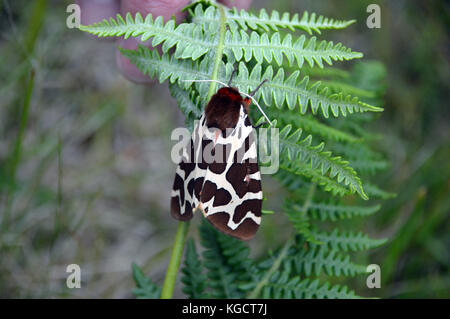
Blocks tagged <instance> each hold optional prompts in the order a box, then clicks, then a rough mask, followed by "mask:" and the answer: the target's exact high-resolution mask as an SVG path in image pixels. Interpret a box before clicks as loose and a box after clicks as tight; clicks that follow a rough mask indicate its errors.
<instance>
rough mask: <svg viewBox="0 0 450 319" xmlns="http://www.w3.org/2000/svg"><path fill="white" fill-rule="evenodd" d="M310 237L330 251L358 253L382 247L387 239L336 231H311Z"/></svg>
mask: <svg viewBox="0 0 450 319" xmlns="http://www.w3.org/2000/svg"><path fill="white" fill-rule="evenodd" d="M311 233H312V236H314V238H315V239H316V240H318V241H320V242H322V243H323V244H324V245H325V246H326V247H328V248H329V249H330V250H343V251H359V250H368V249H371V248H376V247H379V246H381V245H383V244H384V243H385V242H386V241H387V239H373V238H369V236H368V235H366V234H363V233H362V232H358V233H356V234H355V233H354V232H351V231H349V232H340V231H339V230H338V229H335V230H333V231H332V232H331V233H328V232H319V231H314V230H313V231H311Z"/></svg>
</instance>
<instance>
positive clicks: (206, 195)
mask: <svg viewBox="0 0 450 319" xmlns="http://www.w3.org/2000/svg"><path fill="white" fill-rule="evenodd" d="M218 152H219V154H220V155H218V156H215V160H214V161H213V162H212V163H210V164H208V166H207V170H206V174H205V177H204V184H203V187H202V191H201V194H200V195H201V196H200V205H199V208H200V209H201V210H202V212H203V214H204V216H205V217H206V219H207V220H208V221H209V222H210V223H211V224H212V225H213V226H214V227H215V228H216V229H218V230H219V231H221V232H223V233H225V234H228V235H231V236H233V237H236V238H238V239H241V240H249V239H251V238H252V237H253V236H254V235H255V233H256V231H257V230H258V228H259V225H260V223H261V208H262V197H263V194H262V190H261V174H260V171H259V167H258V160H257V149H256V141H255V134H254V132H253V126H252V125H251V123H250V120H249V119H248V115H247V114H246V113H245V112H244V111H243V108H241V111H240V116H239V120H238V123H237V124H236V127H235V129H234V130H233V132H231V133H230V134H227V135H226V136H225V137H222V136H219V137H218V138H217V141H216V143H215V146H214V155H217V154H218ZM223 154H225V157H222V155H223Z"/></svg>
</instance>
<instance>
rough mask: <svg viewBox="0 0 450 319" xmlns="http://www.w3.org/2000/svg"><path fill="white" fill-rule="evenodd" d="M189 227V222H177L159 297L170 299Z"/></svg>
mask: <svg viewBox="0 0 450 319" xmlns="http://www.w3.org/2000/svg"><path fill="white" fill-rule="evenodd" d="M188 229H189V222H179V223H178V229H177V234H176V236H175V242H174V244H173V248H172V254H171V256H170V261H169V266H168V267H167V271H166V277H165V278H164V284H163V287H162V291H161V299H171V298H172V295H173V288H174V286H175V281H176V280H177V273H178V268H179V267H180V262H181V256H182V255H183V250H184V244H185V243H186V235H187V232H188Z"/></svg>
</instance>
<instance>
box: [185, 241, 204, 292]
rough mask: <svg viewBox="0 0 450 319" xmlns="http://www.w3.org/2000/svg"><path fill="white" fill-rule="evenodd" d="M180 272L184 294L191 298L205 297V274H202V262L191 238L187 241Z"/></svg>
mask: <svg viewBox="0 0 450 319" xmlns="http://www.w3.org/2000/svg"><path fill="white" fill-rule="evenodd" d="M182 272H183V276H182V277H181V282H182V283H183V284H184V287H183V292H184V293H185V294H186V296H188V298H191V299H202V298H205V297H206V294H205V288H206V276H205V275H204V274H203V267H202V262H201V261H200V258H199V256H198V254H197V250H196V249H195V243H194V241H193V240H192V239H191V240H190V241H189V242H188V243H187V247H186V257H185V260H184V267H183V269H182Z"/></svg>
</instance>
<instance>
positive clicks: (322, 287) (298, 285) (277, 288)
mask: <svg viewBox="0 0 450 319" xmlns="http://www.w3.org/2000/svg"><path fill="white" fill-rule="evenodd" d="M277 296H282V298H285V299H289V298H295V299H311V298H318V299H325V298H326V299H359V298H361V297H359V296H357V295H356V294H355V292H354V291H353V290H350V289H349V288H348V287H347V286H341V285H333V286H331V285H330V284H329V283H324V284H321V283H320V281H319V280H318V279H315V280H310V279H304V280H300V278H299V277H294V278H292V279H290V280H289V281H286V280H285V278H283V277H282V276H281V275H279V274H277V277H275V276H274V278H273V279H272V280H271V281H270V282H269V283H268V284H267V285H266V286H265V287H264V289H263V293H262V298H265V299H269V298H276V297H277Z"/></svg>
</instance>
